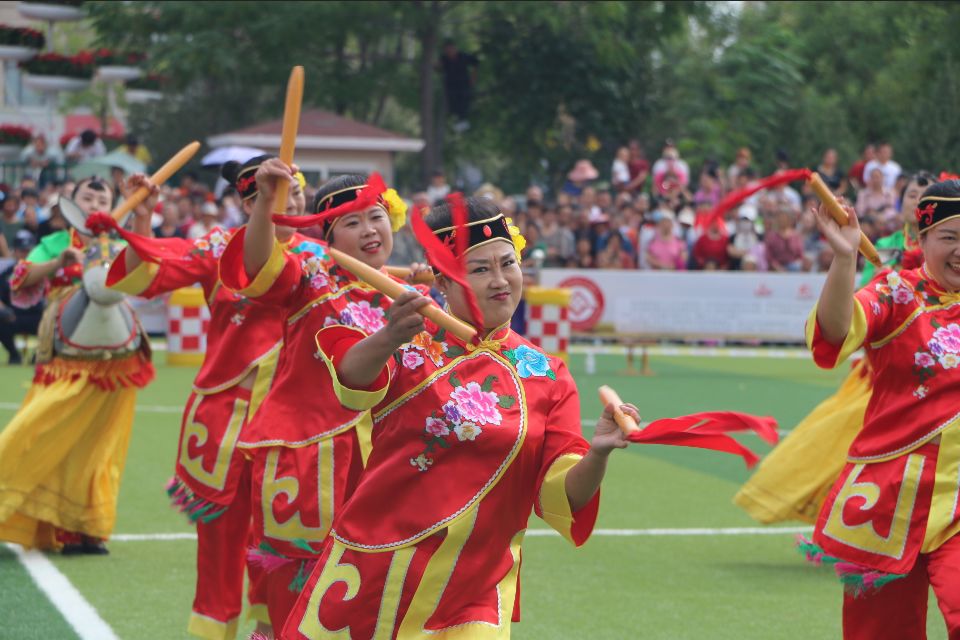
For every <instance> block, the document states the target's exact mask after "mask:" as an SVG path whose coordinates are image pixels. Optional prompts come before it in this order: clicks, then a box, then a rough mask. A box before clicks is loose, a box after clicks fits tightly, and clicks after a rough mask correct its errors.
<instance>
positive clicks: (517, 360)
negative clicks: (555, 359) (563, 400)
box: [503, 344, 557, 380]
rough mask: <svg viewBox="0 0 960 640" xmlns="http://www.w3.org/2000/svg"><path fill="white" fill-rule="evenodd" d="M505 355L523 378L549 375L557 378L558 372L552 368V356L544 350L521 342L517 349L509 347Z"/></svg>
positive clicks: (552, 378) (554, 378)
mask: <svg viewBox="0 0 960 640" xmlns="http://www.w3.org/2000/svg"><path fill="white" fill-rule="evenodd" d="M503 355H504V356H506V358H507V359H508V360H509V361H510V364H512V365H513V366H514V368H515V369H516V370H517V375H519V376H520V377H521V378H529V377H530V376H536V377H547V378H550V379H551V380H556V379H557V374H555V373H554V372H553V369H551V368H550V358H548V357H547V355H546V354H545V353H543V352H542V351H538V350H536V349H531V348H530V347H528V346H527V345H525V344H521V345H518V346H517V348H516V349H507V350H506V351H504V352H503Z"/></svg>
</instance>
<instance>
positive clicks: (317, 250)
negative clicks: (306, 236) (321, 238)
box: [290, 240, 327, 260]
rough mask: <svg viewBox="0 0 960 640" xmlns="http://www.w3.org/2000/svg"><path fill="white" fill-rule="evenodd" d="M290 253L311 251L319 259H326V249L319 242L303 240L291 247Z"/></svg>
mask: <svg viewBox="0 0 960 640" xmlns="http://www.w3.org/2000/svg"><path fill="white" fill-rule="evenodd" d="M290 252H291V253H297V254H299V253H307V252H309V253H312V254H313V255H315V256H317V257H318V258H320V259H321V260H326V259H327V249H326V247H324V246H323V245H322V244H320V243H319V242H310V241H309V240H304V241H303V242H301V243H300V244H298V245H297V246H295V247H294V248H293V249H291V250H290Z"/></svg>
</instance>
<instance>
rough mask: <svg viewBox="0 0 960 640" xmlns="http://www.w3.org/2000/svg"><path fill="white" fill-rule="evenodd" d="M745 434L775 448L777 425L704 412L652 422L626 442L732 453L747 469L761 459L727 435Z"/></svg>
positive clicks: (769, 420) (728, 413)
mask: <svg viewBox="0 0 960 640" xmlns="http://www.w3.org/2000/svg"><path fill="white" fill-rule="evenodd" d="M748 431H749V432H753V433H755V434H757V435H758V436H759V437H760V438H762V439H763V440H764V441H765V442H768V443H770V444H776V443H777V441H778V439H779V437H778V434H777V422H776V420H774V419H773V418H769V417H765V418H761V417H757V416H752V415H749V414H746V413H738V412H736V411H707V412H704V413H694V414H692V415H689V416H680V417H678V418H664V419H662V420H654V421H653V422H651V423H650V424H649V425H647V426H646V427H645V428H643V429H640V430H638V431H634V432H633V433H631V434H630V435H629V436H627V439H628V440H630V442H635V443H638V444H663V445H671V446H678V447H695V448H698V449H710V450H711V451H721V452H724V453H732V454H734V455H738V456H740V457H741V458H743V461H744V462H745V463H746V465H747V467H752V466H754V465H755V464H756V463H757V462H758V461H759V460H760V457H759V456H758V455H757V454H755V453H754V452H753V451H751V450H750V449H748V448H747V447H745V446H744V445H742V444H740V443H739V442H738V441H736V440H734V439H733V438H732V437H730V436H729V435H728V434H729V433H731V432H748Z"/></svg>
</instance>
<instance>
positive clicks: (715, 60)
mask: <svg viewBox="0 0 960 640" xmlns="http://www.w3.org/2000/svg"><path fill="white" fill-rule="evenodd" d="M86 6H89V12H90V16H91V18H92V20H93V23H94V26H95V28H96V32H97V34H98V39H99V43H98V44H103V45H108V46H110V47H113V48H125V49H142V48H144V47H145V48H146V49H147V51H148V53H149V55H150V59H151V64H152V65H153V66H154V67H155V70H157V71H159V72H161V73H163V74H165V75H167V76H168V77H169V78H170V84H169V86H168V89H167V94H168V95H167V99H166V100H164V101H163V102H161V103H159V104H154V105H149V106H146V107H143V108H138V109H137V110H136V111H134V112H133V116H134V121H135V126H136V127H137V128H139V129H141V130H142V133H144V134H146V137H147V141H148V143H150V144H151V145H152V146H153V147H154V148H155V150H156V151H157V153H158V155H160V156H163V155H165V154H167V153H169V152H172V151H173V150H174V149H175V148H176V147H177V146H178V145H179V144H180V143H181V142H182V141H183V140H184V139H186V138H191V137H196V138H200V139H203V138H205V137H207V136H209V135H211V134H214V133H218V132H222V131H226V130H230V129H234V128H237V127H241V126H246V125H249V124H252V123H254V122H257V121H259V120H262V119H265V118H276V117H279V114H280V113H281V111H282V101H283V86H284V84H285V81H286V77H287V74H288V72H289V69H290V67H291V66H292V65H294V64H303V65H304V66H305V67H306V72H307V83H306V94H305V101H306V104H307V105H308V106H315V107H320V108H324V109H328V110H331V111H335V112H337V113H341V114H345V115H348V116H350V117H353V118H356V119H358V120H363V121H366V122H372V123H374V124H378V125H381V126H385V127H387V128H391V129H394V130H397V131H400V132H403V133H406V134H410V135H419V136H421V137H424V138H425V139H427V141H428V145H429V147H428V151H429V153H427V154H425V155H424V156H423V161H422V162H419V166H416V165H417V162H418V161H417V160H416V159H410V158H404V159H403V163H404V164H403V167H404V170H403V171H401V173H400V175H401V176H402V177H405V178H406V181H407V183H408V184H407V186H409V187H417V186H421V185H422V180H423V179H424V177H425V175H426V173H428V171H429V170H430V169H431V168H432V166H430V165H431V164H439V163H443V164H444V166H445V167H446V168H447V169H448V171H450V170H451V169H455V168H458V167H460V168H466V167H480V168H482V169H483V173H484V175H485V177H486V178H487V179H490V180H492V181H495V182H498V183H500V184H501V185H502V186H504V187H506V188H508V189H510V190H513V189H519V188H520V187H522V186H523V185H524V184H526V183H527V182H528V181H529V180H541V181H544V182H546V183H550V184H554V185H555V184H557V183H558V182H559V181H560V180H562V176H563V174H564V173H565V172H566V170H567V169H569V167H570V166H571V165H572V164H573V162H574V161H575V160H576V159H577V158H580V157H590V158H592V159H593V160H594V162H595V164H597V166H598V167H600V168H601V170H603V169H604V168H606V167H608V166H609V160H610V158H611V157H612V155H613V153H614V151H615V149H616V147H617V146H618V145H621V144H624V143H625V142H626V141H627V140H628V139H629V138H632V137H637V138H639V139H640V140H641V141H642V142H643V143H644V145H645V146H646V148H647V151H648V153H649V154H651V155H652V156H656V155H657V154H658V152H659V148H660V146H661V145H662V143H663V140H664V139H665V138H667V137H672V138H674V139H675V140H676V141H677V142H678V143H679V144H680V147H681V150H682V151H683V153H684V155H685V156H686V157H687V158H688V159H689V160H690V161H692V163H693V164H694V166H696V165H697V164H698V163H699V162H702V161H705V160H707V159H711V158H713V159H716V160H718V161H720V162H728V161H729V159H730V158H731V157H732V155H733V153H734V150H735V149H736V148H737V147H740V146H748V147H750V148H751V149H752V150H753V151H754V156H755V158H757V164H758V165H759V166H758V168H759V169H761V170H768V169H770V168H771V167H772V165H773V158H774V154H775V152H776V151H777V150H779V149H783V150H786V151H787V152H788V153H789V155H790V156H791V159H792V162H793V164H795V165H798V166H799V165H811V164H814V163H816V162H817V161H818V160H819V157H820V154H821V153H822V151H823V150H824V149H826V148H828V147H834V148H836V149H837V150H838V151H839V152H840V154H841V161H842V162H844V163H847V164H849V163H852V162H853V161H854V160H855V159H856V156H857V155H858V154H859V152H860V149H861V148H862V146H863V145H864V143H866V142H870V141H877V140H882V139H885V140H890V141H891V142H893V143H894V145H895V148H896V153H897V158H898V160H900V162H901V163H903V164H904V165H905V166H907V167H912V168H916V167H926V168H942V167H946V168H953V169H960V145H958V144H957V137H958V136H960V113H958V111H957V110H956V108H955V105H956V104H958V101H960V81H958V80H957V73H956V71H957V70H958V69H957V67H958V65H960V40H957V39H956V38H955V37H954V35H953V34H955V33H956V32H957V28H958V27H960V9H958V8H957V7H956V6H955V5H954V4H952V3H947V2H912V3H902V2H894V3H884V2H858V3H849V2H829V3H822V2H817V3H813V2H750V3H743V4H740V5H731V4H730V3H719V2H589V3H588V2H458V3H453V2H445V1H442V0H419V1H414V2H350V3H333V2H316V3H313V2H311V3H300V2H271V3H269V4H266V5H265V4H263V3H259V2H124V3H117V2H90V3H86ZM447 37H452V38H454V39H455V41H456V42H457V43H458V45H459V46H460V48H461V49H462V50H465V51H469V52H471V53H474V54H475V55H477V56H478V57H479V59H480V61H481V62H480V67H479V82H478V85H477V87H476V98H475V101H474V106H473V112H472V114H471V117H470V123H471V127H470V130H469V131H467V132H466V133H462V134H455V133H454V132H453V130H452V129H451V128H450V126H449V124H450V123H449V122H447V121H446V120H445V119H444V118H443V113H444V111H443V104H442V95H441V94H442V87H443V83H442V82H441V81H440V78H439V75H438V72H437V71H436V69H435V66H436V64H435V63H436V61H437V56H438V55H439V46H440V43H441V42H442V39H443V38H447Z"/></svg>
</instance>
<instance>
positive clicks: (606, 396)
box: [598, 385, 640, 436]
mask: <svg viewBox="0 0 960 640" xmlns="http://www.w3.org/2000/svg"><path fill="white" fill-rule="evenodd" d="M598 391H599V392H600V403H601V404H602V405H603V408H604V409H606V408H607V406H609V405H613V420H614V422H616V423H617V426H618V427H620V430H621V431H623V435H625V436H628V435H630V434H631V433H633V432H634V431H639V430H640V425H638V424H637V421H636V420H634V419H633V416H631V415H629V414H627V413H624V411H623V409H621V408H620V405H622V404H623V400H621V399H620V396H619V395H617V392H616V391H614V390H613V389H612V388H611V387H608V386H607V385H603V386H602V387H600V389H599V390H598Z"/></svg>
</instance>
